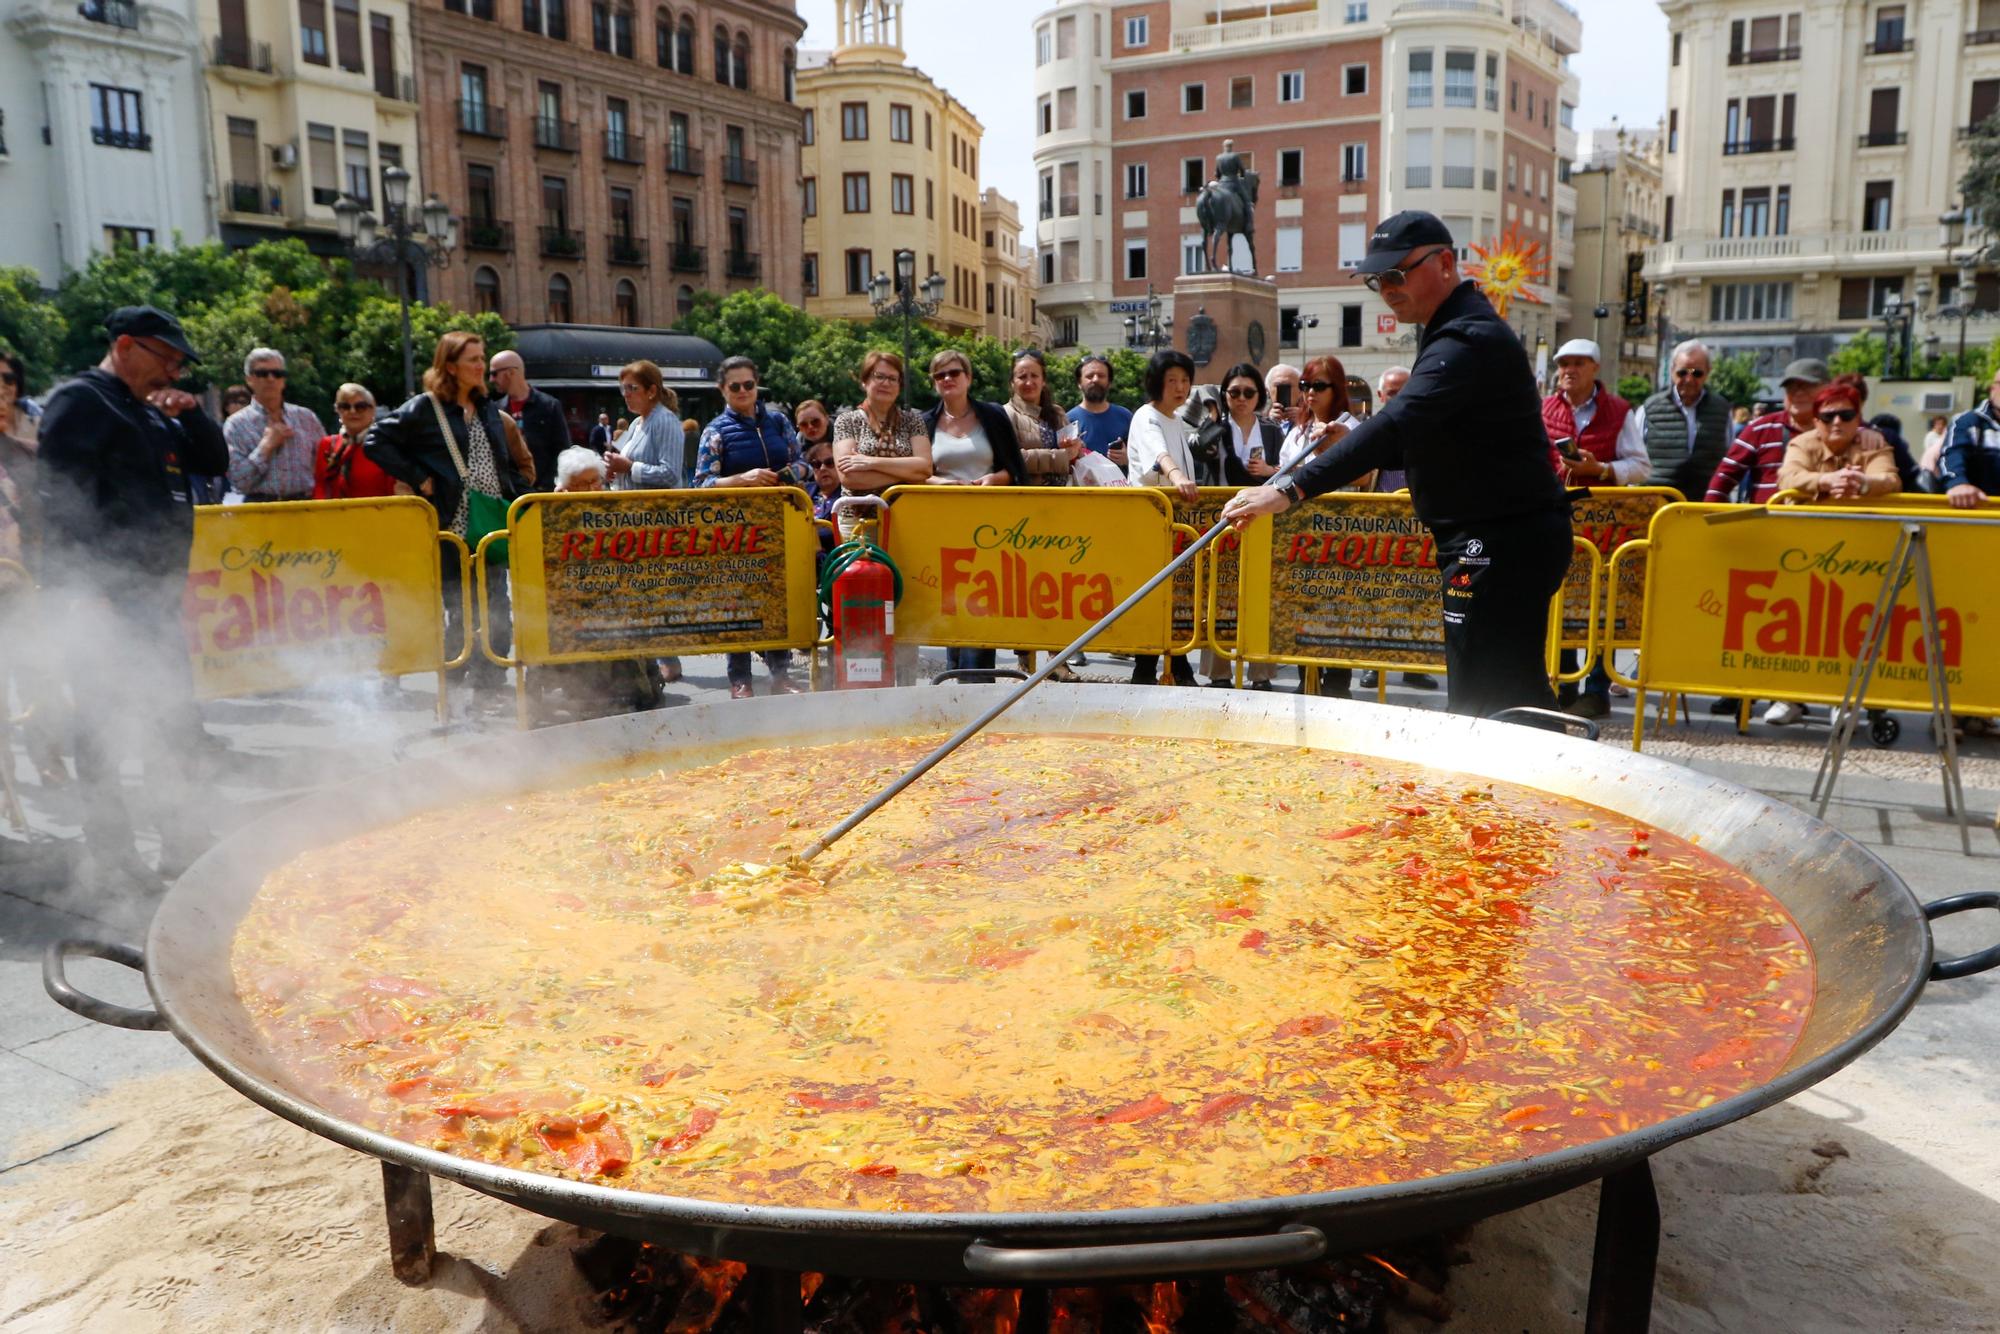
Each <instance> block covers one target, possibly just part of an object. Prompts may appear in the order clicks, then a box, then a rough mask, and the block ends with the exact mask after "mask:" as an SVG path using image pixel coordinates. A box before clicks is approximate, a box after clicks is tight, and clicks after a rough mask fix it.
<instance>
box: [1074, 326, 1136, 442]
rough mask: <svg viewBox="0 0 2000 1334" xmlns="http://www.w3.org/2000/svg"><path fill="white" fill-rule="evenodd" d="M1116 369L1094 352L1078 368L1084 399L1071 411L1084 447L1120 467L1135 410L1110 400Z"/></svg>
mask: <svg viewBox="0 0 2000 1334" xmlns="http://www.w3.org/2000/svg"><path fill="white" fill-rule="evenodd" d="M1112 376H1113V372H1112V369H1111V363H1110V362H1109V361H1107V360H1106V359H1105V358H1103V357H1100V356H1096V355H1094V354H1093V355H1091V356H1087V357H1085V358H1084V359H1083V361H1082V363H1081V364H1080V365H1078V366H1077V368H1076V388H1077V392H1078V393H1079V394H1081V395H1082V396H1083V401H1082V402H1080V403H1078V404H1077V405H1076V406H1075V407H1073V408H1071V409H1070V410H1069V419H1070V420H1071V421H1072V422H1074V423H1076V428H1077V433H1078V434H1079V435H1080V436H1082V438H1083V447H1084V448H1085V449H1087V450H1089V451H1090V452H1091V453H1093V454H1102V455H1103V456H1104V457H1105V458H1107V459H1109V460H1110V461H1111V462H1112V463H1114V464H1116V465H1117V466H1118V467H1120V468H1123V467H1124V466H1125V464H1126V462H1127V456H1126V453H1125V440H1126V437H1127V436H1129V435H1131V434H1132V410H1131V409H1130V408H1126V407H1120V406H1119V405H1118V404H1116V403H1113V402H1112V401H1111V385H1112Z"/></svg>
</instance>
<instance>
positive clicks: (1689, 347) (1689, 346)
mask: <svg viewBox="0 0 2000 1334" xmlns="http://www.w3.org/2000/svg"><path fill="white" fill-rule="evenodd" d="M1672 366H1673V387H1672V388H1670V389H1662V390H1661V391H1660V392H1659V393H1657V394H1654V395H1653V396H1652V397H1651V398H1649V399H1647V400H1646V401H1645V403H1644V404H1643V405H1642V406H1641V407H1640V409H1639V418H1640V422H1641V425H1642V426H1643V427H1644V435H1645V442H1646V454H1647V456H1648V457H1649V458H1650V459H1652V462H1653V470H1652V472H1651V474H1650V475H1648V476H1647V478H1646V485H1647V486H1671V487H1672V488H1673V489H1674V490H1676V491H1678V492H1680V493H1681V494H1682V495H1683V496H1685V497H1687V498H1688V499H1689V500H1699V499H1701V497H1702V496H1703V495H1705V494H1706V493H1707V491H1708V480H1709V478H1711V477H1713V476H1715V469H1716V467H1717V465H1718V464H1720V463H1721V462H1722V456H1723V455H1724V454H1726V453H1728V452H1729V424H1730V416H1729V400H1728V399H1726V398H1724V397H1723V396H1722V395H1721V394H1717V393H1712V392H1710V390H1709V388H1708V377H1709V373H1710V371H1711V370H1713V369H1714V358H1713V357H1711V356H1709V354H1708V349H1707V348H1706V347H1704V346H1703V345H1702V344H1701V343H1700V342H1698V341H1696V340H1694V339H1689V340H1688V341H1687V342H1685V343H1682V344H1681V345H1680V346H1679V347H1677V348H1675V349H1674V359H1673V363H1672Z"/></svg>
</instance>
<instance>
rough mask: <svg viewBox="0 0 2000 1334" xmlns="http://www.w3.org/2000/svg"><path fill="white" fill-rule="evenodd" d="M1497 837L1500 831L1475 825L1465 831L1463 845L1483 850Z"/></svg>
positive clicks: (1487, 826) (1486, 826)
mask: <svg viewBox="0 0 2000 1334" xmlns="http://www.w3.org/2000/svg"><path fill="white" fill-rule="evenodd" d="M1499 836H1500V831H1499V830H1497V829H1495V828H1493V827H1492V826H1491V825H1483V824H1476V825H1474V826H1472V828H1470V829H1468V830H1466V831H1465V845H1466V846H1467V847H1470V848H1483V847H1485V846H1486V845H1487V844H1488V843H1491V842H1492V841H1493V840H1494V839H1496V838H1498V837H1499Z"/></svg>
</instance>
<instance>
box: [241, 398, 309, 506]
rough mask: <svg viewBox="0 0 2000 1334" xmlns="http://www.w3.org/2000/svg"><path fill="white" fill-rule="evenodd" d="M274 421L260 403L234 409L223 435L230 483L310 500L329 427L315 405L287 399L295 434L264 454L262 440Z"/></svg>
mask: <svg viewBox="0 0 2000 1334" xmlns="http://www.w3.org/2000/svg"><path fill="white" fill-rule="evenodd" d="M270 424H271V418H270V414H268V413H266V412H265V411H264V409H263V406H262V405H261V404H258V403H252V404H251V405H250V406H249V407H247V408H239V409H237V410H236V411H235V412H232V413H230V414H229V420H228V421H226V422H224V423H223V424H222V438H223V439H224V440H225V441H227V442H228V444H229V484H230V485H231V486H232V487H234V488H235V489H236V490H238V491H241V492H242V493H243V494H244V495H246V496H276V497H278V498H279V499H281V500H311V499H312V493H313V467H314V464H315V463H316V462H317V461H318V456H319V442H320V440H321V438H322V437H324V436H325V435H326V434H327V430H326V428H325V427H324V426H321V425H320V424H319V418H318V417H317V416H316V415H314V413H313V411H312V409H310V408H302V407H300V406H299V405H298V404H296V403H287V404H285V425H287V426H289V427H291V428H292V438H291V439H289V440H287V441H285V443H284V444H282V445H279V446H278V447H277V448H276V449H274V450H272V451H271V453H270V456H269V457H268V458H263V459H259V458H258V457H257V442H258V441H259V440H261V439H263V437H264V429H265V428H266V427H267V426H269V425H270Z"/></svg>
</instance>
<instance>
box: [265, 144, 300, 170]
mask: <svg viewBox="0 0 2000 1334" xmlns="http://www.w3.org/2000/svg"><path fill="white" fill-rule="evenodd" d="M271 165H272V166H274V167H276V168H278V169H279V170H280V171H290V170H292V169H293V168H294V167H296V166H298V165H299V146H298V145H297V144H272V145H271Z"/></svg>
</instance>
